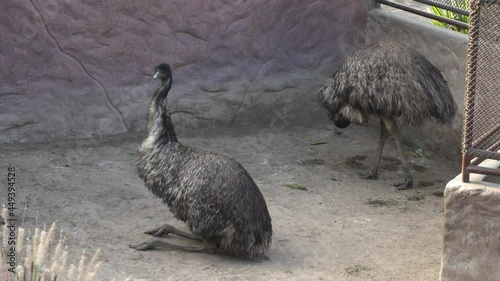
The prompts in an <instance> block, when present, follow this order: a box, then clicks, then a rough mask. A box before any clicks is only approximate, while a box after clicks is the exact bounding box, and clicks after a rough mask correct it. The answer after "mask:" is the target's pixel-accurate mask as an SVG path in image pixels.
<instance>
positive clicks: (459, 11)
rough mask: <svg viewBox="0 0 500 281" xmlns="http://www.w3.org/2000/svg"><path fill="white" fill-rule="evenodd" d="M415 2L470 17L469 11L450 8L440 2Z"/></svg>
mask: <svg viewBox="0 0 500 281" xmlns="http://www.w3.org/2000/svg"><path fill="white" fill-rule="evenodd" d="M413 1H415V2H419V3H422V4H427V5H429V6H434V7H438V8H441V9H445V10H448V11H450V12H455V13H457V14H461V15H464V16H469V11H467V10H464V9H460V8H457V7H453V6H448V5H445V4H441V3H439V2H434V1H429V0H413Z"/></svg>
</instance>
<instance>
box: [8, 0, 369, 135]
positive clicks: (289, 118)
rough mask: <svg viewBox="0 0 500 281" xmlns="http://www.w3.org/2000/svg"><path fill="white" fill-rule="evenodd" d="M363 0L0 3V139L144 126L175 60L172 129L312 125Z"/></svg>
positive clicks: (353, 37)
mask: <svg viewBox="0 0 500 281" xmlns="http://www.w3.org/2000/svg"><path fill="white" fill-rule="evenodd" d="M368 2H370V1H351V0H338V1H327V0H323V1H320V0H317V1H299V0H294V1H286V0H276V1H264V0H235V1H226V0H216V1H202V0H193V1H188V2H186V1H159V0H156V1H147V2H145V1H118V0H110V1H95V0H86V1H70V0H44V1H42V0H23V1H1V3H0V8H1V11H2V16H1V17H0V30H1V34H2V40H0V64H1V65H2V68H1V69H0V83H1V84H0V131H1V134H0V143H6V142H19V141H21V142H22V141H39V140H46V139H57V138H64V137H88V136H91V135H95V134H97V135H103V134H114V133H121V132H127V131H134V130H142V129H143V128H144V126H145V120H146V110H147V106H148V103H149V101H150V98H151V96H152V93H153V91H154V89H155V87H156V81H153V80H152V79H151V75H152V74H153V73H152V71H153V67H154V66H155V65H156V64H159V63H162V62H167V63H169V64H171V65H172V67H173V75H174V78H173V80H174V86H173V88H172V91H171V95H170V101H171V107H172V111H173V116H174V118H175V119H176V124H178V125H177V127H178V128H179V129H183V128H196V127H198V126H203V125H204V124H211V123H214V122H219V123H222V124H226V125H233V126H236V125H242V124H245V125H251V124H255V125H266V126H267V125H269V124H270V123H276V122H282V123H283V124H284V125H289V124H297V123H298V124H302V125H307V124H313V123H315V122H322V121H323V120H325V113H324V112H323V111H319V110H318V108H319V107H318V105H317V104H316V102H315V93H316V90H317V88H318V87H319V86H320V85H321V84H322V83H323V82H324V81H325V79H326V78H327V76H329V75H330V74H331V73H333V71H334V70H335V69H336V68H337V66H338V65H339V64H340V62H341V61H342V60H343V59H344V57H345V56H346V55H348V54H349V53H351V52H352V51H354V50H355V49H357V48H359V47H361V46H363V45H364V44H365V28H366V21H367V15H366V14H367V5H368V4H367V3H368Z"/></svg>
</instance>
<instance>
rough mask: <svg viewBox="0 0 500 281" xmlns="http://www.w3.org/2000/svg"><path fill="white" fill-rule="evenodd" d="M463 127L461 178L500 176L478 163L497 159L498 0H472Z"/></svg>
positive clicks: (499, 103)
mask: <svg viewBox="0 0 500 281" xmlns="http://www.w3.org/2000/svg"><path fill="white" fill-rule="evenodd" d="M470 10H471V15H470V19H469V24H470V29H469V38H468V47H467V74H466V85H465V101H464V123H463V131H462V180H463V181H464V182H468V181H469V176H470V173H478V174H485V175H493V176H500V170H499V169H498V168H486V167H481V166H479V164H480V163H481V162H482V161H484V160H485V159H495V160H500V0H471V7H470Z"/></svg>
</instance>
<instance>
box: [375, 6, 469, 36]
mask: <svg viewBox="0 0 500 281" xmlns="http://www.w3.org/2000/svg"><path fill="white" fill-rule="evenodd" d="M471 1H472V0H471ZM376 2H377V3H379V4H383V5H387V6H390V7H393V8H396V9H400V10H403V11H407V12H410V13H413V14H417V15H419V16H423V17H426V18H430V19H433V20H436V21H440V22H444V23H447V24H449V25H453V26H456V27H458V28H462V29H468V28H469V26H468V24H467V23H464V22H461V21H458V20H455V19H450V18H446V17H442V16H438V15H435V14H432V13H429V12H427V11H422V10H419V9H416V8H413V7H410V6H407V5H403V4H400V3H396V2H395V1H390V0H376ZM413 2H418V3H422V4H426V5H429V6H434V7H438V8H442V9H444V10H448V11H451V12H454V13H457V14H461V15H464V16H469V11H468V7H467V2H468V1H467V0H440V1H439V0H413Z"/></svg>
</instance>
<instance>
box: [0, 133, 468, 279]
mask: <svg viewBox="0 0 500 281" xmlns="http://www.w3.org/2000/svg"><path fill="white" fill-rule="evenodd" d="M196 134H197V136H194V134H193V133H190V135H187V134H186V135H181V134H179V137H180V140H181V141H182V142H183V143H185V144H187V145H191V146H195V147H198V148H202V149H205V150H209V151H213V152H216V153H221V154H224V155H228V156H231V157H233V158H235V159H236V160H237V161H239V162H240V163H242V164H243V166H244V167H245V168H246V169H247V170H248V171H249V172H250V174H251V175H252V176H253V177H254V179H255V181H256V183H257V184H258V186H259V188H260V189H261V191H262V193H263V194H264V197H265V198H266V201H267V205H268V208H269V211H270V214H271V217H272V220H273V230H274V236H273V244H272V246H271V249H270V252H269V253H268V256H267V258H260V259H257V260H254V261H248V260H240V259H236V258H233V257H230V256H226V255H223V254H215V255H210V254H193V253H184V252H178V251H169V250H161V249H158V250H153V251H146V252H138V251H136V250H134V249H131V248H129V247H128V244H129V243H137V242H141V241H143V240H146V239H147V238H149V237H148V236H147V235H146V234H143V231H145V230H147V229H149V228H152V227H155V226H159V225H161V224H164V223H167V222H168V223H171V224H173V225H176V226H179V227H180V228H184V229H185V226H184V225H183V224H182V223H181V222H179V221H176V220H175V219H174V218H173V216H172V215H171V214H170V212H169V211H168V209H167V207H166V206H164V205H163V204H162V202H161V200H160V199H157V198H155V197H154V196H153V195H152V194H150V193H149V192H148V191H147V190H146V188H145V187H144V185H143V183H142V181H141V180H140V179H139V177H138V176H137V174H136V170H135V151H136V149H137V147H138V145H139V143H140V141H141V136H140V135H137V134H129V135H118V136H112V137H104V138H103V137H101V138H95V139H83V140H71V141H64V142H62V141H59V142H51V143H45V144H36V145H30V144H17V145H2V150H1V157H0V170H1V171H3V172H2V173H3V174H5V176H4V175H2V177H1V178H2V182H3V183H2V186H4V187H5V186H6V185H5V183H6V182H7V181H6V174H7V167H8V166H14V167H15V168H16V169H17V171H18V172H17V173H16V183H17V184H16V186H17V194H16V196H17V200H18V201H17V204H18V205H17V206H18V207H19V208H20V209H19V211H18V212H19V214H18V215H19V216H24V227H25V228H28V229H30V228H31V229H32V228H33V227H35V225H38V226H41V225H44V224H45V225H50V224H51V223H52V222H54V221H57V225H58V227H59V228H60V229H62V230H63V231H64V232H65V233H66V235H67V242H68V245H69V247H70V248H69V250H70V251H71V253H72V255H73V257H75V258H76V257H78V256H79V255H80V253H81V251H82V250H83V249H86V251H87V253H90V252H93V251H94V250H95V249H96V248H97V247H99V248H101V250H102V261H103V264H102V267H101V269H100V270H99V273H98V278H97V280H111V279H113V278H115V279H116V280H123V279H124V278H126V277H128V276H132V280H141V281H144V280H148V281H151V280H381V281H387V280H408V281H409V280H416V281H417V280H418V281H424V280H432V281H435V280H438V276H439V268H440V259H441V248H442V234H441V231H442V224H443V198H442V197H440V194H439V193H440V192H442V191H443V190H444V187H445V185H446V183H447V181H449V180H450V179H452V178H453V177H454V176H455V175H456V174H457V173H458V172H459V163H458V162H456V161H450V160H446V159H444V158H441V157H439V156H438V155H437V154H432V153H431V152H428V151H425V152H424V155H425V158H413V159H412V162H413V163H414V165H413V173H414V178H415V187H414V188H413V189H410V190H405V191H397V190H395V188H393V187H392V186H391V183H393V182H395V181H398V180H400V179H401V176H402V172H401V167H400V165H399V162H398V161H397V159H396V157H397V154H396V148H395V145H394V143H393V142H392V141H388V143H387V146H386V150H385V154H384V159H383V162H382V167H381V170H380V172H379V176H380V178H381V179H379V180H376V181H374V180H363V179H360V178H358V176H357V174H356V173H357V172H360V171H361V170H362V169H364V168H367V167H368V166H369V165H370V163H371V161H372V159H373V157H374V154H375V149H376V145H377V138H378V128H377V127H359V126H350V127H348V128H347V129H345V130H344V132H343V133H342V134H337V133H336V132H335V131H334V129H333V124H331V125H325V126H324V127H323V128H302V127H300V128H299V127H297V128H292V129H286V130H285V129H283V130H280V129H277V128H275V129H269V128H267V129H252V128H245V129H238V130H237V129H227V128H226V129H224V128H206V129H204V130H200V131H197V132H196ZM316 141H328V143H325V144H319V145H311V143H313V142H316ZM407 149H408V150H411V151H413V149H414V148H412V147H407ZM303 189H306V190H303ZM2 190H5V188H2ZM1 197H2V198H1V199H2V200H5V194H4V193H2V194H1ZM25 204H26V206H27V208H26V210H25V211H22V207H23V206H24V205H25ZM166 239H175V238H166ZM180 242H182V241H180Z"/></svg>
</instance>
